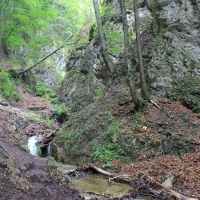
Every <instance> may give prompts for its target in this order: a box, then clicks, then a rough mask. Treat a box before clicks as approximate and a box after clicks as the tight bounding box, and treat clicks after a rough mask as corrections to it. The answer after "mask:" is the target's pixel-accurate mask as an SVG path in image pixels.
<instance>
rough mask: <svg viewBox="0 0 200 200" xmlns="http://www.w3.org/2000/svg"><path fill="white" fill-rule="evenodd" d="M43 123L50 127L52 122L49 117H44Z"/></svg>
mask: <svg viewBox="0 0 200 200" xmlns="http://www.w3.org/2000/svg"><path fill="white" fill-rule="evenodd" d="M45 123H46V125H47V126H48V127H51V126H52V124H53V121H52V120H51V119H50V118H49V117H46V118H45Z"/></svg>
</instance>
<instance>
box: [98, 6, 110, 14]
mask: <svg viewBox="0 0 200 200" xmlns="http://www.w3.org/2000/svg"><path fill="white" fill-rule="evenodd" d="M109 8H110V6H109V5H106V6H101V7H100V8H99V11H100V16H101V17H104V16H105V14H106V11H107V10H108V9H109Z"/></svg>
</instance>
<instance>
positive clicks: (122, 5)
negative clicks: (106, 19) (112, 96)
mask: <svg viewBox="0 0 200 200" xmlns="http://www.w3.org/2000/svg"><path fill="white" fill-rule="evenodd" d="M119 3H120V8H121V13H122V20H123V31H124V48H125V56H126V63H127V67H128V76H129V85H130V92H131V97H132V99H133V102H134V103H135V105H136V107H140V102H139V100H138V97H137V93H136V87H135V79H134V71H135V70H134V67H133V64H132V62H131V59H130V52H131V51H130V45H129V39H128V24H127V18H126V7H125V3H124V0H119Z"/></svg>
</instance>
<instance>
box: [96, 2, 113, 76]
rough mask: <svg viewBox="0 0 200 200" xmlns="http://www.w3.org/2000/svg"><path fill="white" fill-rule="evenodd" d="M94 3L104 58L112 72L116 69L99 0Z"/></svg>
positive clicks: (109, 70)
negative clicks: (106, 37)
mask: <svg viewBox="0 0 200 200" xmlns="http://www.w3.org/2000/svg"><path fill="white" fill-rule="evenodd" d="M93 4H94V10H95V16H96V21H97V26H98V32H99V37H100V43H101V51H102V56H103V60H104V62H105V64H106V67H107V70H108V72H109V73H112V72H113V69H114V65H113V63H112V60H111V59H110V56H109V54H108V51H107V46H106V40H105V37H104V31H103V27H102V21H101V16H100V12H99V5H98V0H93Z"/></svg>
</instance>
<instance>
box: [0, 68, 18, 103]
mask: <svg viewBox="0 0 200 200" xmlns="http://www.w3.org/2000/svg"><path fill="white" fill-rule="evenodd" d="M0 91H1V93H2V94H3V95H5V96H10V97H11V98H12V99H14V100H15V101H18V100H19V97H20V96H19V93H18V92H17V90H16V86H15V84H14V81H13V80H12V79H11V76H10V75H9V74H8V73H7V72H5V71H0Z"/></svg>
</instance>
